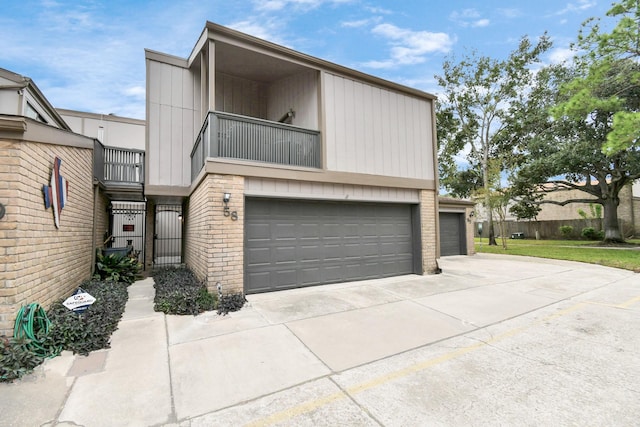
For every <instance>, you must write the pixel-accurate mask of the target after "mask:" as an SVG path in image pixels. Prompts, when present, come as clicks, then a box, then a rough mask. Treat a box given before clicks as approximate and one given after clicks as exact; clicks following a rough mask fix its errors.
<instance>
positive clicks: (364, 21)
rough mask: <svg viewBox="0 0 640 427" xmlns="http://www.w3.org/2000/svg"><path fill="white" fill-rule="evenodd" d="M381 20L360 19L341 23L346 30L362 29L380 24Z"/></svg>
mask: <svg viewBox="0 0 640 427" xmlns="http://www.w3.org/2000/svg"><path fill="white" fill-rule="evenodd" d="M380 20H381V18H379V17H375V18H367V19H359V20H356V21H343V22H341V23H340V26H341V27H344V28H361V27H366V26H367V25H371V24H375V23H378V22H380Z"/></svg>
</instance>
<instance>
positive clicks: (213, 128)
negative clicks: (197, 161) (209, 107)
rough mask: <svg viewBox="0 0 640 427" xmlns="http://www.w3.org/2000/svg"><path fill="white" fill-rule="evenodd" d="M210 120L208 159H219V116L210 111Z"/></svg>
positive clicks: (208, 127)
mask: <svg viewBox="0 0 640 427" xmlns="http://www.w3.org/2000/svg"><path fill="white" fill-rule="evenodd" d="M208 118H209V126H207V130H208V135H207V142H208V144H207V145H209V155H208V156H207V157H218V152H219V143H220V138H219V137H218V116H216V114H215V113H213V112H211V111H210V112H209V116H208ZM205 158H206V157H205Z"/></svg>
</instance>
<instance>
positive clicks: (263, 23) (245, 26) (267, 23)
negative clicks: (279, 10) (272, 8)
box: [228, 18, 287, 46]
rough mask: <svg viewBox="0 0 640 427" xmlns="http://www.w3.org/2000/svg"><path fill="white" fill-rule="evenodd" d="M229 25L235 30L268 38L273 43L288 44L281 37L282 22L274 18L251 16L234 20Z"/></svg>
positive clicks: (264, 38)
mask: <svg viewBox="0 0 640 427" xmlns="http://www.w3.org/2000/svg"><path fill="white" fill-rule="evenodd" d="M228 26H229V27H230V28H233V29H234V30H238V31H240V32H243V33H246V34H250V35H252V36H254V37H258V38H260V39H263V40H268V41H270V42H272V43H278V44H281V45H285V46H286V45H287V44H286V43H285V42H284V40H283V39H282V37H281V34H282V28H281V26H280V24H279V23H278V22H277V21H275V20H273V19H268V20H264V19H262V20H259V19H253V18H250V19H247V20H244V21H239V22H234V23H232V24H229V25H228Z"/></svg>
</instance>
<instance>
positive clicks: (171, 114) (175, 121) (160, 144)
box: [147, 60, 200, 186]
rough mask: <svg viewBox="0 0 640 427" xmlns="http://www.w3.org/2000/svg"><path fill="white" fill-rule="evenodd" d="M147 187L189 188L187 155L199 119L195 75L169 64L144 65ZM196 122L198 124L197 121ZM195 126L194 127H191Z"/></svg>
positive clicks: (196, 77)
mask: <svg viewBox="0 0 640 427" xmlns="http://www.w3.org/2000/svg"><path fill="white" fill-rule="evenodd" d="M147 64H148V65H147V67H148V79H149V81H148V83H147V84H148V88H149V91H148V94H147V96H148V97H149V98H148V104H149V117H147V122H148V132H149V137H148V138H149V139H148V143H147V144H148V147H147V148H148V152H149V153H150V155H149V158H148V165H149V182H148V183H147V184H148V185H172V186H187V185H189V184H191V164H190V158H189V154H190V152H191V147H192V145H193V142H194V138H195V135H194V129H199V128H200V125H196V120H195V118H197V117H199V116H200V84H199V78H200V76H199V75H194V74H193V72H192V71H191V70H189V69H185V68H182V67H178V66H175V65H171V64H166V63H160V62H156V61H153V60H148V61H147ZM197 121H199V120H197ZM194 126H195V127H194Z"/></svg>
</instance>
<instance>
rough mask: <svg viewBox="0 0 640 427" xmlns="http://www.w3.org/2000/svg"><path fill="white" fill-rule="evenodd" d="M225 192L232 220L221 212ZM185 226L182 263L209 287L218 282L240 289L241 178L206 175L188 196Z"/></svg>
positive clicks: (229, 289) (225, 288) (228, 289)
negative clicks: (229, 195)
mask: <svg viewBox="0 0 640 427" xmlns="http://www.w3.org/2000/svg"><path fill="white" fill-rule="evenodd" d="M225 192H228V193H231V201H230V202H229V210H230V211H231V212H236V214H237V218H238V219H237V220H235V221H234V220H233V219H232V217H231V216H224V203H223V202H222V196H223V194H224V193H225ZM185 230H186V231H185V263H186V264H187V266H188V267H189V268H191V269H192V270H193V271H194V272H195V273H196V274H197V275H198V277H200V278H202V279H205V280H206V282H207V287H208V289H209V290H210V291H212V292H215V291H216V284H217V283H218V282H219V283H220V284H221V285H222V290H223V292H224V293H240V292H243V289H244V178H243V177H240V176H233V175H213V174H210V175H207V176H206V177H205V178H204V179H203V180H202V182H201V183H200V185H199V186H198V188H196V190H195V191H194V192H193V193H192V195H191V197H190V198H189V202H188V204H187V215H186V223H185Z"/></svg>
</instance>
